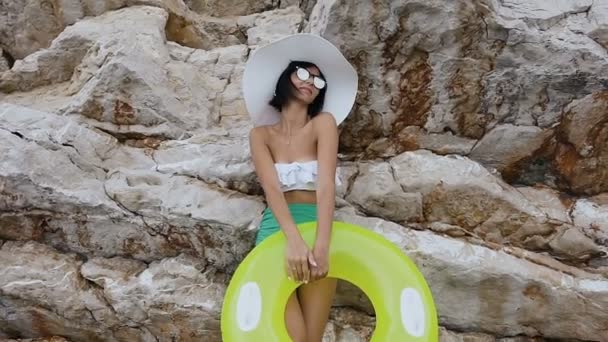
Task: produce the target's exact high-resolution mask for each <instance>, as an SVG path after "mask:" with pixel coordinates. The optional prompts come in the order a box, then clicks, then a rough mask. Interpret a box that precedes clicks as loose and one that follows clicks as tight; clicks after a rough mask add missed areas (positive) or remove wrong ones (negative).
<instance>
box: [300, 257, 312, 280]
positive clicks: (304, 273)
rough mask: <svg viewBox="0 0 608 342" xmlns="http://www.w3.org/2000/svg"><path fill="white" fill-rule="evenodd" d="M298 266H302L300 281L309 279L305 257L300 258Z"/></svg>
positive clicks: (308, 269)
mask: <svg viewBox="0 0 608 342" xmlns="http://www.w3.org/2000/svg"><path fill="white" fill-rule="evenodd" d="M300 267H301V268H302V278H301V279H302V280H301V281H303V282H304V283H308V282H309V281H310V268H309V267H308V259H307V258H306V257H302V258H301V259H300Z"/></svg>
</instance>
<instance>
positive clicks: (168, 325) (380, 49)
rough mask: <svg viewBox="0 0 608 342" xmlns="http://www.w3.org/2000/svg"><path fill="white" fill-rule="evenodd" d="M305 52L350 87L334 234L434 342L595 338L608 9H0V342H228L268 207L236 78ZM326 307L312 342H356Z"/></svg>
mask: <svg viewBox="0 0 608 342" xmlns="http://www.w3.org/2000/svg"><path fill="white" fill-rule="evenodd" d="M295 32H312V33H316V34H320V35H322V36H324V37H325V38H327V39H328V40H330V41H331V42H333V43H334V44H335V45H336V46H338V47H339V48H340V49H341V50H342V51H343V52H344V54H345V55H346V56H347V58H348V59H349V60H350V61H351V62H352V63H353V64H354V65H355V66H356V68H357V70H358V72H359V75H360V78H359V81H360V84H359V94H358V97H357V101H356V106H355V108H354V110H353V113H352V114H351V115H350V116H349V117H348V119H347V120H346V122H345V123H344V124H342V125H341V135H340V137H341V144H340V163H339V170H338V173H339V177H340V178H341V179H342V185H341V186H340V187H339V188H338V191H337V195H338V198H337V204H338V209H337V211H336V218H337V219H339V220H342V221H348V222H353V223H357V224H360V225H362V226H365V227H368V228H370V229H372V230H374V231H376V232H379V233H381V234H383V235H384V236H385V237H387V238H388V239H389V240H391V241H392V242H394V243H395V244H396V245H397V246H399V247H400V248H401V249H402V250H403V251H404V252H405V253H406V254H407V255H408V256H410V257H411V258H412V259H413V260H414V261H415V262H416V263H417V265H418V266H419V267H420V269H421V271H422V272H423V274H424V275H425V277H426V279H427V281H428V283H429V285H430V287H431V290H432V292H433V295H434V298H435V301H436V306H437V310H438V313H439V320H440V324H441V340H442V341H450V342H451V341H454V342H456V341H476V342H482V341H483V342H485V341H503V342H523V341H544V340H547V341H549V340H550V341H558V340H559V341H608V323H607V322H608V279H607V277H608V259H607V257H606V252H607V251H608V50H607V49H608V2H606V1H605V0H526V1H524V0H454V1H446V0H386V1H371V0H317V1H314V0H282V1H280V0H246V1H244V0H239V1H236V0H186V1H182V0H164V1H163V0H60V1H57V0H10V1H3V2H0V52H1V54H0V92H1V93H0V275H1V276H0V338H7V339H8V338H11V339H26V338H34V339H37V338H48V341H63V340H64V339H67V340H68V341H220V335H221V334H220V329H219V327H220V325H219V318H220V310H221V305H222V298H223V294H224V291H225V289H226V285H227V283H228V281H229V279H230V276H231V274H232V272H233V271H234V270H235V268H236V267H237V266H238V264H239V262H240V260H242V259H243V257H244V256H245V255H246V254H247V253H248V251H249V250H250V249H251V248H252V245H253V237H254V234H255V229H256V224H257V222H258V220H259V216H260V214H261V211H262V210H263V208H264V202H263V196H262V192H261V190H260V187H259V185H258V184H257V181H256V178H255V174H254V171H253V168H252V165H251V163H250V160H249V152H248V140H247V138H248V132H249V129H250V127H251V124H250V122H249V121H248V116H247V113H246V110H245V107H244V104H243V100H242V96H241V92H240V82H241V77H242V72H243V66H244V63H245V61H246V60H247V56H248V54H249V53H250V51H251V50H252V49H255V48H256V46H258V45H260V44H264V43H266V42H269V41H272V40H274V39H276V38H278V37H281V36H284V35H287V34H290V33H295ZM338 292H339V293H338V296H337V298H336V303H335V304H336V305H335V308H334V309H333V310H332V315H331V322H330V324H329V325H328V328H327V332H326V339H325V341H348V342H351V341H365V340H366V339H367V338H369V336H370V335H371V333H372V331H373V328H374V317H373V308H372V307H371V305H370V303H369V301H368V300H367V298H366V297H365V296H364V295H363V293H361V292H360V291H359V290H358V289H356V288H354V287H353V286H352V285H349V284H348V283H340V286H339V291H338ZM52 336H55V337H52ZM35 341H41V340H35Z"/></svg>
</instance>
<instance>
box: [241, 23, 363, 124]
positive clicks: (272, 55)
mask: <svg viewBox="0 0 608 342" xmlns="http://www.w3.org/2000/svg"><path fill="white" fill-rule="evenodd" d="M292 61H303V62H310V63H313V64H315V65H316V66H317V67H318V68H319V70H321V72H322V73H323V75H324V76H325V80H326V81H327V91H326V93H325V102H324V105H323V109H322V111H324V112H329V113H331V114H332V115H333V116H334V118H335V119H336V122H337V123H338V124H340V123H341V122H342V121H344V119H346V117H347V116H348V114H349V113H350V110H351V109H352V107H353V104H354V103H355V97H356V96H357V84H358V83H357V82H358V77H357V72H356V70H355V68H353V66H352V65H351V64H350V63H349V62H348V61H347V60H346V58H345V57H344V56H343V55H342V53H340V51H339V50H338V49H337V48H336V47H335V46H334V45H333V44H332V43H330V42H329V41H327V40H326V39H324V38H322V37H320V36H318V35H314V34H308V33H298V34H294V35H290V36H287V37H285V38H282V39H279V40H277V41H274V42H272V43H270V44H268V45H265V46H263V47H260V48H258V49H257V50H255V51H254V52H253V53H252V54H251V56H250V57H249V59H248V61H247V64H246V65H245V71H244V73H243V97H244V98H245V106H246V107H247V111H248V112H249V115H250V116H251V119H252V120H253V124H254V126H262V125H271V124H275V123H277V122H278V121H279V119H280V113H279V112H278V111H277V110H276V109H275V108H274V107H272V106H271V105H269V104H268V103H269V102H270V100H271V99H272V97H273V94H274V90H275V88H276V85H277V82H278V80H279V76H281V73H282V72H283V70H285V68H286V67H287V65H289V63H290V62H292Z"/></svg>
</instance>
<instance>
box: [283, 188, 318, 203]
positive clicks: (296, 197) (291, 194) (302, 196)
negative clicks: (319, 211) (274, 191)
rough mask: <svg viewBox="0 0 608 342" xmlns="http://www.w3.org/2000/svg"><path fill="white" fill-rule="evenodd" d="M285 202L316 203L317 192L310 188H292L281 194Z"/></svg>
mask: <svg viewBox="0 0 608 342" xmlns="http://www.w3.org/2000/svg"><path fill="white" fill-rule="evenodd" d="M283 195H284V196H285V200H286V201H287V203H313V204H314V203H317V192H316V191H310V190H292V191H287V192H285V193H284V194H283Z"/></svg>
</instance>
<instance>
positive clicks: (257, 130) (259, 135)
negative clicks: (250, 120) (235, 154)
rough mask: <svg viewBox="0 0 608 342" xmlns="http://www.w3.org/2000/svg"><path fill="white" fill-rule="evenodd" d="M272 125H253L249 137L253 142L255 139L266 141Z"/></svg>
mask: <svg viewBox="0 0 608 342" xmlns="http://www.w3.org/2000/svg"><path fill="white" fill-rule="evenodd" d="M269 127H270V126H267V125H265V126H256V127H253V128H252V129H251V130H250V131H249V139H250V140H251V141H252V142H253V141H263V142H265V141H266V139H267V138H268V128H269Z"/></svg>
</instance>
